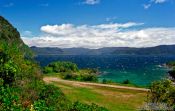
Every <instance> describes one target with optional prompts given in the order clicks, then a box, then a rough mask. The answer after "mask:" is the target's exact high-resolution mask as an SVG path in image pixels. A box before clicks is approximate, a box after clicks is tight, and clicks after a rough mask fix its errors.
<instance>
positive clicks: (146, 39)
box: [23, 22, 175, 48]
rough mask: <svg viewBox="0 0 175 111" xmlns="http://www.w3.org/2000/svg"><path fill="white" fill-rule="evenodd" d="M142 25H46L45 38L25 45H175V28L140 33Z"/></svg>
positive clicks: (44, 29) (86, 46)
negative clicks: (139, 27)
mask: <svg viewBox="0 0 175 111" xmlns="http://www.w3.org/2000/svg"><path fill="white" fill-rule="evenodd" d="M140 25H143V23H134V22H129V23H124V24H118V23H113V24H100V25H94V26H90V25H80V26H75V25H73V24H62V25H53V26H52V25H46V26H42V27H41V31H42V32H44V34H41V35H39V36H38V37H33V38H29V37H23V40H24V42H25V43H26V44H28V45H30V46H39V47H60V48H70V47H84V48H102V47H126V46H128V47H150V46H156V45H162V44H175V28H164V27H153V28H143V29H138V28H135V27H136V26H140Z"/></svg>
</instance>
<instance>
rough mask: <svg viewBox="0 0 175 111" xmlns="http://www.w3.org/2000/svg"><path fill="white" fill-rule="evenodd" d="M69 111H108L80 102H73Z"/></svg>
mask: <svg viewBox="0 0 175 111" xmlns="http://www.w3.org/2000/svg"><path fill="white" fill-rule="evenodd" d="M71 111H108V110H107V109H106V108H103V107H99V106H98V105H96V104H91V105H86V104H82V103H80V102H75V103H74V104H73V108H72V109H71Z"/></svg>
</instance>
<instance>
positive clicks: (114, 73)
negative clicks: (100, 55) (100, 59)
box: [99, 65, 168, 86]
mask: <svg viewBox="0 0 175 111" xmlns="http://www.w3.org/2000/svg"><path fill="white" fill-rule="evenodd" d="M167 71H168V69H167V68H164V67H159V66H158V65H153V66H147V67H145V68H140V69H139V68H138V69H137V70H115V69H101V73H102V74H101V75H100V76H99V79H100V80H102V79H107V80H112V81H113V82H117V83H122V82H123V81H125V80H126V79H128V80H129V81H130V82H131V83H132V84H135V85H139V86H147V85H149V84H150V83H151V82H153V81H155V80H160V79H162V78H166V77H167Z"/></svg>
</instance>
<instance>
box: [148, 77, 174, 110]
mask: <svg viewBox="0 0 175 111" xmlns="http://www.w3.org/2000/svg"><path fill="white" fill-rule="evenodd" d="M147 102H148V103H149V102H151V103H165V104H167V106H169V107H174V108H175V104H174V103H175V86H174V85H173V84H172V82H171V81H170V80H166V79H165V80H161V81H156V82H153V83H152V85H151V86H150V91H149V93H148V100H147Z"/></svg>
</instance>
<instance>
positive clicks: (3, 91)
mask: <svg viewBox="0 0 175 111" xmlns="http://www.w3.org/2000/svg"><path fill="white" fill-rule="evenodd" d="M32 56H33V53H32V51H31V50H30V48H29V47H28V46H26V45H25V44H24V43H23V41H22V40H21V39H20V34H19V32H18V31H17V29H16V28H14V27H13V26H12V25H11V24H10V23H9V22H8V21H7V20H5V19H4V18H3V17H1V16H0V110H1V111H29V110H31V111H69V109H70V108H71V107H72V103H71V102H70V101H68V99H67V98H66V96H65V95H64V94H63V93H62V91H61V90H60V89H58V88H57V87H55V86H52V85H46V84H45V83H44V82H43V80H42V72H41V70H40V67H39V66H38V64H36V62H35V61H34V60H33V59H32ZM61 65H63V66H64V67H63V68H62V67H61V68H60V69H59V70H57V67H59V66H60V63H58V64H57V63H56V64H52V66H53V67H54V69H53V70H54V71H58V72H59V71H60V72H64V71H67V70H69V71H77V70H78V69H77V66H76V65H75V64H71V63H63V64H62V63H61ZM49 70H50V69H49ZM49 70H48V69H47V71H49ZM50 71H52V70H50ZM75 111H76V110H75ZM77 111H78V110H77Z"/></svg>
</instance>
